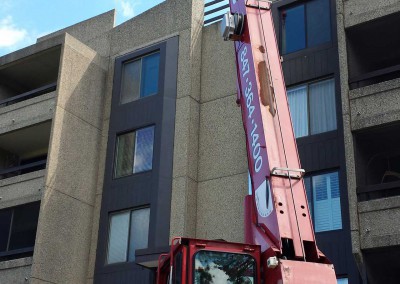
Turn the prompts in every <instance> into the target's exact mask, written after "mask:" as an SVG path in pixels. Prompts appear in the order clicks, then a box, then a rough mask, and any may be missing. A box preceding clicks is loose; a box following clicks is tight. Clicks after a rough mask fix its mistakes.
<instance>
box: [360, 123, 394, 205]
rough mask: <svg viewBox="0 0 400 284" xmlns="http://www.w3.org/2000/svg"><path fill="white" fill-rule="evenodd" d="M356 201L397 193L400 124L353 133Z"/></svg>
mask: <svg viewBox="0 0 400 284" xmlns="http://www.w3.org/2000/svg"><path fill="white" fill-rule="evenodd" d="M355 149H356V153H355V154H356V155H355V156H356V176H357V196H358V201H369V200H374V199H381V198H388V197H393V196H400V124H399V123H397V124H391V125H387V126H382V127H378V128H375V129H371V130H367V131H361V132H357V133H355Z"/></svg>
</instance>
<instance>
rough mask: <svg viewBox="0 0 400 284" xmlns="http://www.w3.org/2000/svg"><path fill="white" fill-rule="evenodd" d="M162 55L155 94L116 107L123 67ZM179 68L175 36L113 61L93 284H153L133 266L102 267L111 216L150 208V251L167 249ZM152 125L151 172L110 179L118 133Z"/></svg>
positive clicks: (156, 252)
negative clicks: (121, 211) (147, 57)
mask: <svg viewBox="0 0 400 284" xmlns="http://www.w3.org/2000/svg"><path fill="white" fill-rule="evenodd" d="M156 50H159V51H160V72H159V80H158V81H159V86H158V90H159V91H158V94H156V95H153V96H149V97H145V98H141V99H139V100H137V101H133V102H130V103H127V104H124V105H120V104H119V94H120V80H121V70H122V68H121V67H122V64H123V62H125V61H127V60H132V59H134V58H137V57H141V56H143V55H146V54H148V53H151V52H154V51H156ZM177 68H178V37H174V38H171V39H169V40H167V41H165V42H161V43H159V44H156V45H153V46H150V47H147V48H144V49H140V50H138V51H135V52H132V53H129V54H127V55H124V56H121V57H118V58H117V59H116V61H115V74H114V86H113V97H112V106H111V116H110V128H109V137H108V146H107V147H108V148H107V157H106V167H105V172H104V187H103V198H102V206H101V216H100V225H99V238H98V244H97V256H96V268H95V283H152V282H151V281H153V280H152V279H153V276H154V275H153V272H150V271H149V270H144V269H143V268H141V267H139V266H138V265H136V264H135V263H133V262H124V263H118V264H112V265H106V264H105V260H106V255H107V242H108V227H109V214H110V213H111V212H115V211H120V210H125V209H134V208H138V207H139V208H140V207H142V206H146V207H150V226H149V239H148V251H152V252H153V254H154V255H158V254H159V253H163V252H165V249H166V248H167V247H168V245H169V224H170V210H171V208H170V207H171V187H172V163H173V146H174V134H175V105H176V92H177V90H176V88H177ZM151 125H154V126H155V130H154V147H153V166H152V170H151V171H147V172H142V173H137V174H133V175H131V176H126V177H122V178H118V179H114V178H113V163H114V155H115V149H116V140H117V139H116V137H117V135H118V134H120V133H124V132H129V131H133V130H136V129H139V128H143V127H146V126H151Z"/></svg>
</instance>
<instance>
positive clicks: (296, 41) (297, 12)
mask: <svg viewBox="0 0 400 284" xmlns="http://www.w3.org/2000/svg"><path fill="white" fill-rule="evenodd" d="M305 47H306V33H305V21H304V5H299V6H297V7H294V8H290V9H287V10H283V11H282V53H283V54H286V53H290V52H294V51H297V50H300V49H303V48H305Z"/></svg>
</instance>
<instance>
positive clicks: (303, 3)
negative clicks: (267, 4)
mask: <svg viewBox="0 0 400 284" xmlns="http://www.w3.org/2000/svg"><path fill="white" fill-rule="evenodd" d="M311 1H313V0H306V1H299V2H297V1H294V2H292V3H290V4H287V5H284V6H280V7H278V9H277V10H278V15H279V17H278V20H279V22H278V23H279V51H280V54H281V55H282V56H285V57H286V56H288V55H292V54H296V53H301V52H304V51H305V50H307V51H312V50H314V49H321V48H326V47H331V46H332V42H333V40H334V27H333V25H332V20H333V18H332V17H334V15H332V13H333V12H332V11H333V9H332V3H331V0H327V1H328V4H329V11H328V15H329V31H330V40H329V41H327V42H324V43H320V44H317V45H313V46H309V45H308V34H309V32H308V30H307V3H308V2H311ZM298 6H304V28H305V29H304V40H305V47H304V48H302V49H298V50H295V51H292V52H286V53H284V52H283V34H284V29H283V17H282V13H283V11H284V10H288V9H292V8H296V7H298Z"/></svg>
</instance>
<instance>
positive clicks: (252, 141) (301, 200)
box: [157, 0, 337, 284]
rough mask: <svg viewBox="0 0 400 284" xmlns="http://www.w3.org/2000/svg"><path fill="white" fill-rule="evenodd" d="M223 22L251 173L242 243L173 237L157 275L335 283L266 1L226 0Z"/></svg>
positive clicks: (167, 279)
mask: <svg viewBox="0 0 400 284" xmlns="http://www.w3.org/2000/svg"><path fill="white" fill-rule="evenodd" d="M221 28H222V34H223V37H224V39H225V40H227V41H228V40H230V41H234V50H235V55H236V67H237V79H238V80H237V86H238V96H237V103H238V105H239V106H240V108H241V111H242V120H243V126H244V131H245V136H246V149H247V157H248V166H249V173H250V178H251V187H252V194H251V195H249V196H247V197H246V199H245V201H244V206H245V241H246V244H238V243H230V242H223V241H210V240H199V239H190V238H175V239H174V240H173V242H172V245H171V251H170V253H169V254H166V255H161V256H160V260H159V266H158V271H157V283H158V284H161V283H163V284H165V283H169V284H172V283H180V284H181V283H187V284H189V283H196V284H197V283H199V284H207V283H218V284H220V283H221V284H222V283H253V284H254V283H265V284H272V283H274V284H275V283H282V284H289V283H290V284H293V283H299V284H300V283H301V284H303V283H324V284H329V283H332V284H333V283H337V282H336V276H335V271H334V267H333V265H332V264H331V263H330V262H329V260H328V259H327V258H326V257H325V255H324V254H323V253H322V252H321V251H319V249H318V248H317V245H316V240H315V235H314V230H313V225H312V219H311V216H310V212H309V208H308V203H307V198H306V191H305V187H304V181H303V175H304V170H303V169H301V167H300V161H299V156H298V152H297V146H296V139H295V137H294V133H293V127H292V123H291V118H290V112H289V107H288V101H287V96H286V89H285V84H284V79H283V73H282V67H281V57H280V55H279V50H278V47H277V41H276V36H275V30H274V26H273V20H272V13H271V3H270V2H269V1H265V0H264V1H263V0H230V12H229V13H227V14H226V15H225V16H224V18H223V22H222V25H221Z"/></svg>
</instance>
